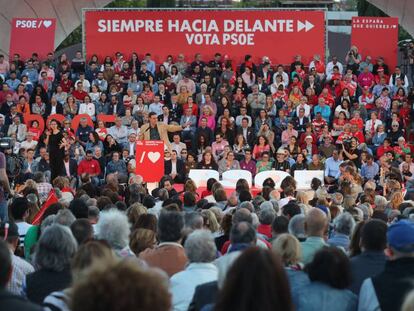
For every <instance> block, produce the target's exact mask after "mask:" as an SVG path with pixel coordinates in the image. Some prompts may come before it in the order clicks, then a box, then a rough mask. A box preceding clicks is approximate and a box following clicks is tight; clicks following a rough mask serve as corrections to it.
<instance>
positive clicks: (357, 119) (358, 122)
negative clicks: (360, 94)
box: [349, 111, 364, 143]
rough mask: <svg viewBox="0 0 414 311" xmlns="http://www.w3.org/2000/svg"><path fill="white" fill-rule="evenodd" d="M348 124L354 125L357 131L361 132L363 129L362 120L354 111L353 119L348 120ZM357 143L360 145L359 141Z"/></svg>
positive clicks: (357, 112)
mask: <svg viewBox="0 0 414 311" xmlns="http://www.w3.org/2000/svg"><path fill="white" fill-rule="evenodd" d="M349 123H350V124H351V125H356V126H357V127H358V129H359V130H360V131H361V132H362V129H363V128H364V120H362V118H361V115H360V113H359V111H354V117H353V118H352V119H351V120H349ZM359 142H360V143H361V141H359Z"/></svg>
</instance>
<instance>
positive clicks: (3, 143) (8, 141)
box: [0, 137, 14, 150]
mask: <svg viewBox="0 0 414 311" xmlns="http://www.w3.org/2000/svg"><path fill="white" fill-rule="evenodd" d="M13 148H14V139H13V138H11V137H2V138H0V149H1V150H7V149H13Z"/></svg>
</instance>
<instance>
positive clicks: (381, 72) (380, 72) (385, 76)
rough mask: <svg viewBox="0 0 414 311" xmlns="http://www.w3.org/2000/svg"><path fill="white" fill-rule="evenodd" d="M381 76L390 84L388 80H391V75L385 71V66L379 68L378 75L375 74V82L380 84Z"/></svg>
mask: <svg viewBox="0 0 414 311" xmlns="http://www.w3.org/2000/svg"><path fill="white" fill-rule="evenodd" d="M381 78H384V79H385V83H387V84H388V81H389V80H390V77H389V76H388V75H386V74H385V73H384V69H383V68H380V69H378V71H377V75H375V84H380V82H381Z"/></svg>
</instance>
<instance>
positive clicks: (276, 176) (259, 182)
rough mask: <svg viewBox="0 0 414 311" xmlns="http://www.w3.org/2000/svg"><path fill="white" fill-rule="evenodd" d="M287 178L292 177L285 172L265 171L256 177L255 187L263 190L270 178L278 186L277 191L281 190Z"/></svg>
mask: <svg viewBox="0 0 414 311" xmlns="http://www.w3.org/2000/svg"><path fill="white" fill-rule="evenodd" d="M286 176H290V174H289V173H286V172H284V171H264V172H260V173H258V174H257V175H256V176H255V177H254V185H255V187H256V188H259V189H261V188H263V182H264V181H265V180H266V179H268V178H272V179H273V181H274V182H275V184H276V186H275V189H279V188H280V184H281V182H282V180H283V179H285V178H286Z"/></svg>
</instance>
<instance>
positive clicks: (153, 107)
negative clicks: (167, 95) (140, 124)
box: [148, 95, 164, 116]
mask: <svg viewBox="0 0 414 311" xmlns="http://www.w3.org/2000/svg"><path fill="white" fill-rule="evenodd" d="M163 106H164V105H163V104H161V102H160V97H159V96H157V95H155V96H154V102H153V103H152V104H150V105H149V108H148V111H149V112H155V113H156V114H157V116H160V115H162V107H163Z"/></svg>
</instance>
